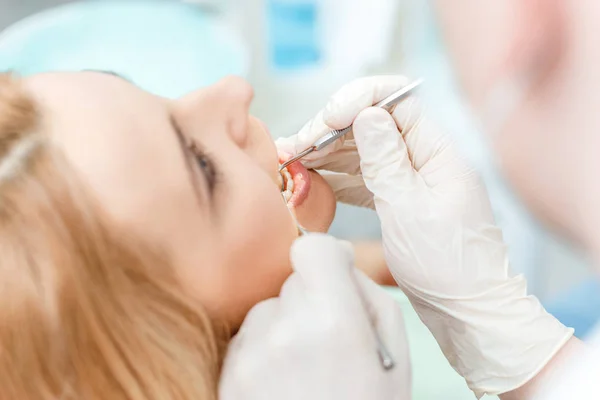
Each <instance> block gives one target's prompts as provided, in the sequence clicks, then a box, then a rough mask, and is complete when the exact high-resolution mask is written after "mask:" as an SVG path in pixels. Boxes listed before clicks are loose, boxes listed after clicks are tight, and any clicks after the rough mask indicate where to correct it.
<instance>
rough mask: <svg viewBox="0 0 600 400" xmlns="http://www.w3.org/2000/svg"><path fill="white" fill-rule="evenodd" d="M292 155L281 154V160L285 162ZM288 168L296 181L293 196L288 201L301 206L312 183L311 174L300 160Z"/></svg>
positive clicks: (292, 204) (291, 204)
mask: <svg viewBox="0 0 600 400" xmlns="http://www.w3.org/2000/svg"><path fill="white" fill-rule="evenodd" d="M291 157H292V156H291V155H289V154H279V162H280V163H284V162H286V161H287V160H289V159H290V158H291ZM287 170H288V171H289V172H290V175H291V176H292V180H293V181H294V190H293V191H292V197H291V198H290V200H289V201H288V204H289V205H290V206H292V207H299V206H300V205H302V203H304V200H306V198H307V197H308V192H309V191H310V184H311V181H310V174H309V173H308V170H307V169H306V167H305V166H304V165H302V163H300V162H298V161H297V162H295V163H292V164H290V165H288V167H287Z"/></svg>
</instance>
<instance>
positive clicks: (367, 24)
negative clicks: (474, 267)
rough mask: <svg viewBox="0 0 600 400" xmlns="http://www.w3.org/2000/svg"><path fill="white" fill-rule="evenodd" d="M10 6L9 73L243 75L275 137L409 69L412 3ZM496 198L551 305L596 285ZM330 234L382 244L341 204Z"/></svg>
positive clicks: (255, 0) (521, 266)
mask: <svg viewBox="0 0 600 400" xmlns="http://www.w3.org/2000/svg"><path fill="white" fill-rule="evenodd" d="M350 5H351V6H350ZM0 10H2V13H0V29H2V30H4V32H3V34H2V36H0V67H1V68H2V69H16V70H17V71H19V72H20V73H23V74H30V73H35V72H40V71H44V70H52V69H54V70H56V69H67V70H69V69H85V68H98V69H111V70H115V71H117V72H119V73H121V74H123V75H125V76H127V77H129V78H131V79H132V80H133V81H135V82H136V83H137V84H138V85H140V86H142V87H144V88H146V89H147V90H150V91H153V92H156V93H158V94H161V95H164V96H171V97H175V96H179V95H181V94H183V93H185V92H186V91H189V90H193V89H195V88H196V87H198V86H203V85H208V84H210V83H212V82H214V81H215V80H217V79H219V78H220V77H222V76H224V75H227V74H230V73H233V74H236V75H242V76H244V77H245V78H246V79H248V80H249V81H250V82H251V83H252V84H253V86H254V88H255V90H256V100H255V102H254V105H253V109H252V112H253V113H254V114H255V115H256V116H258V117H259V118H261V119H262V120H264V121H265V122H266V123H267V124H268V125H269V127H270V129H271V132H272V134H273V136H275V137H278V136H283V135H290V134H293V133H295V132H297V131H298V130H299V129H300V128H301V127H302V125H303V124H304V123H305V122H306V121H307V120H309V119H310V118H311V117H312V116H313V115H314V114H315V113H316V112H317V111H318V110H319V109H320V108H322V107H323V106H324V105H325V103H326V101H327V99H328V97H329V96H330V95H331V94H332V93H333V92H334V91H335V90H337V89H338V88H339V87H340V86H341V85H343V84H344V83H346V82H348V81H350V80H352V79H355V78H357V77H360V76H364V75H372V74H380V73H386V74H396V73H402V71H403V68H402V51H401V46H400V41H401V37H400V35H401V21H402V0H369V1H361V0H214V1H211V0H196V1H175V0H170V1H168V0H165V1H152V0H146V1H144V0H137V1H123V0H121V1H108V0H105V1H102V0H96V1H83V2H81V1H80V2H73V1H68V0H0ZM11 25H12V26H11ZM8 27H10V28H8ZM6 28H8V29H6ZM487 184H488V186H490V189H491V191H492V192H493V187H494V182H487ZM494 203H495V204H494V206H495V208H496V211H497V217H498V221H499V223H500V224H501V225H502V226H503V228H504V232H505V235H506V239H507V241H508V243H509V245H510V251H511V257H512V262H513V267H514V268H515V270H517V271H519V272H523V273H525V274H526V275H527V277H528V278H529V281H530V284H531V290H532V292H533V293H535V294H536V295H538V296H539V297H541V298H542V300H545V301H551V300H552V299H554V298H556V297H557V296H560V294H561V293H564V292H565V291H566V290H568V289H570V288H572V287H574V286H575V285H576V284H578V283H579V282H581V281H582V280H584V279H586V278H587V272H586V268H585V260H584V259H582V257H580V256H579V254H578V253H577V251H576V250H574V249H572V248H570V247H569V246H568V245H567V244H565V243H563V242H561V241H560V240H558V239H556V238H554V237H552V235H550V234H548V233H547V232H545V231H543V230H541V229H538V228H537V227H535V226H532V225H531V224H529V223H528V222H526V221H525V220H524V219H523V216H522V215H521V214H520V213H519V212H518V211H517V210H515V209H513V208H512V206H511V205H510V203H508V202H503V200H502V196H497V198H495V199H494ZM332 233H333V234H335V235H337V236H340V237H343V238H347V239H362V238H364V239H372V238H377V237H378V236H379V229H378V221H377V218H376V216H375V214H374V213H373V212H371V211H367V210H360V209H355V208H352V207H346V206H341V207H340V209H339V211H338V215H337V218H336V221H335V223H334V225H333V228H332ZM565 266H568V267H565ZM541 270H544V271H545V272H546V273H544V274H543V276H544V277H542V274H540V271H541Z"/></svg>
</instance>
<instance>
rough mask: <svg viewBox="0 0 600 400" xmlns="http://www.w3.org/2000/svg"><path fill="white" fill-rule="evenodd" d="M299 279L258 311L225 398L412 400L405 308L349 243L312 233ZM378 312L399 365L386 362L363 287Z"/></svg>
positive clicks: (233, 360)
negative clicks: (365, 271)
mask: <svg viewBox="0 0 600 400" xmlns="http://www.w3.org/2000/svg"><path fill="white" fill-rule="evenodd" d="M291 260H292V264H293V267H294V271H295V272H294V273H293V275H292V276H291V277H290V278H289V279H288V280H287V281H286V282H285V284H284V285H283V288H282V289H281V294H280V296H279V297H278V298H274V299H270V300H266V301H264V302H262V303H259V304H258V305H257V306H255V307H254V308H253V309H252V310H251V311H250V313H249V314H248V316H247V317H246V320H245V321H244V323H243V325H242V327H241V329H240V331H239V333H238V334H237V335H236V336H235V337H234V339H233V341H232V342H231V344H230V346H229V351H228V353H227V356H226V359H225V364H224V367H223V371H222V374H221V381H220V396H219V398H220V399H221V400H244V399H261V400H269V399H273V400H281V399H289V400H293V399H299V400H306V399H313V400H318V399H323V400H330V399H346V400H352V399H357V400H359V399H360V400H362V399H398V400H407V399H410V398H411V397H410V393H411V390H410V389H411V382H410V367H409V358H408V357H409V355H408V348H407V342H406V337H405V332H404V321H403V318H402V314H401V311H400V307H399V305H398V304H397V303H396V302H395V301H394V300H393V299H392V298H391V297H390V296H389V295H388V294H387V293H385V291H383V289H381V288H380V287H378V286H377V285H376V284H374V283H373V282H372V281H370V280H369V279H368V278H366V277H365V276H364V275H362V274H361V273H360V272H359V271H357V270H356V269H355V268H354V259H353V253H352V249H351V247H350V245H349V244H347V243H345V242H340V241H337V240H336V239H334V238H332V237H330V236H326V235H321V234H309V235H307V236H305V237H302V238H300V239H298V240H297V241H296V243H295V244H294V246H293V247H292V250H291ZM356 285H360V287H361V288H362V292H363V293H364V296H365V298H366V300H367V302H368V303H369V304H370V305H371V307H372V312H373V313H375V317H376V320H377V321H378V322H377V325H378V327H377V329H378V330H379V332H380V335H381V336H382V338H383V341H384V343H385V344H386V345H387V348H388V350H389V351H390V352H391V354H392V355H393V358H394V361H395V362H396V366H395V367H394V368H393V369H392V370H390V371H385V370H384V369H383V368H382V366H381V365H380V361H379V358H378V355H377V352H376V342H375V338H374V335H373V331H372V329H371V326H370V324H369V320H368V317H367V315H366V313H365V311H364V308H363V306H362V302H361V297H360V296H359V294H358V292H357V290H356V288H357V287H359V286H356Z"/></svg>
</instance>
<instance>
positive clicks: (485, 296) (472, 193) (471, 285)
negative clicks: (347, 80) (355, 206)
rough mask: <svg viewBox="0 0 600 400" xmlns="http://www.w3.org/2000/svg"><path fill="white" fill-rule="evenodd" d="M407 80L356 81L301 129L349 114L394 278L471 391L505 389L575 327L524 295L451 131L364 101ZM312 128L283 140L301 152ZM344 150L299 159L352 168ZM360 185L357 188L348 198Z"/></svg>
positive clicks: (411, 111) (410, 112) (410, 111)
mask: <svg viewBox="0 0 600 400" xmlns="http://www.w3.org/2000/svg"><path fill="white" fill-rule="evenodd" d="M407 82H408V80H405V79H404V78H400V77H376V78H369V79H362V80H359V81H356V82H354V83H352V84H350V85H348V86H346V87H345V88H343V89H342V90H341V91H340V92H338V94H337V95H335V96H334V97H333V100H332V101H331V102H330V104H329V105H328V106H327V108H326V109H325V112H324V113H323V115H324V119H322V117H317V120H315V121H316V122H314V121H313V123H312V124H310V125H309V126H315V127H318V126H319V125H320V124H321V122H319V121H325V122H327V123H329V124H331V127H332V128H339V127H341V126H347V125H349V124H351V123H352V122H354V140H355V142H356V143H355V144H356V146H357V151H358V154H359V155H360V170H361V173H362V178H363V179H364V182H365V183H366V187H367V188H368V189H369V191H370V192H372V193H373V194H374V202H375V206H376V210H377V213H378V215H379V219H380V220H381V225H382V234H383V244H384V249H385V254H386V260H387V263H388V266H389V267H390V269H391V271H392V274H393V275H394V278H395V279H396V281H397V282H398V284H399V286H400V287H401V288H402V290H403V291H404V292H405V293H406V294H407V296H408V297H409V299H410V300H411V303H412V304H413V306H414V308H415V310H416V311H417V313H418V314H419V316H420V318H421V320H422V321H423V322H424V323H425V324H426V325H427V327H428V328H429V329H430V331H431V332H432V333H433V335H434V336H435V338H436V340H437V341H438V343H439V345H440V347H441V348H442V350H443V352H444V354H445V355H446V357H447V358H448V360H449V361H450V363H451V364H452V366H453V367H454V368H455V369H456V370H457V371H458V372H459V373H460V374H461V375H462V376H464V377H465V379H466V380H467V383H468V384H469V386H470V388H471V389H472V390H473V391H474V392H475V394H476V395H477V396H481V395H483V394H484V393H488V394H499V393H505V392H508V391H511V390H513V389H515V388H518V387H520V386H522V385H523V384H524V383H526V382H527V381H528V380H530V379H531V378H532V377H533V376H534V375H536V374H537V373H538V372H539V371H540V370H541V369H542V368H543V367H544V366H545V364H546V363H548V361H549V360H550V359H551V358H552V357H553V355H554V354H555V353H556V352H557V351H558V350H559V349H560V348H561V347H562V346H563V345H564V343H565V342H566V341H567V340H568V339H569V338H570V337H571V336H572V334H573V331H572V330H571V329H567V328H565V327H564V326H563V325H562V324H560V323H559V322H558V321H557V320H556V319H555V318H553V317H552V316H551V315H549V314H548V313H547V312H546V311H545V310H544V308H543V307H542V306H541V304H540V302H539V301H538V300H537V299H536V298H535V297H532V296H527V294H526V289H527V284H526V281H525V279H524V277H523V276H521V275H518V276H515V275H513V274H512V273H511V272H510V270H509V262H508V257H507V251H506V247H505V245H504V243H503V240H502V233H501V231H500V230H499V229H498V228H497V227H496V226H495V223H494V219H493V216H492V211H491V207H490V203H489V200H488V197H487V193H486V190H485V188H484V185H483V183H482V182H481V180H480V178H479V176H478V175H477V173H476V172H475V171H474V170H473V169H472V168H470V167H469V166H468V165H467V164H466V162H465V161H464V159H463V157H462V156H461V154H459V153H458V151H457V150H456V148H455V147H454V145H453V143H452V139H451V137H450V136H449V135H448V134H447V133H446V132H445V131H444V130H442V129H439V128H438V127H436V126H434V124H432V123H431V122H430V121H428V120H427V119H426V118H424V117H423V115H422V110H421V107H420V105H419V104H418V99H416V98H415V97H411V98H409V99H407V100H406V101H404V102H403V103H401V104H399V105H398V106H397V107H396V109H395V110H394V112H393V114H392V115H390V114H388V113H387V112H385V111H382V110H380V109H376V108H372V107H370V106H371V105H372V104H373V103H374V102H376V101H379V100H381V99H383V98H384V97H385V96H387V95H389V94H390V93H392V92H393V91H394V90H398V89H399V88H400V87H401V86H403V85H405V84H406V83H407ZM316 131H317V129H314V130H312V129H311V128H306V130H304V131H303V132H301V133H300V134H299V135H298V136H297V138H295V139H290V140H289V141H288V144H289V142H295V143H296V148H302V147H303V146H304V143H301V142H311V141H312V140H313V138H316V137H318V136H319V134H318V133H315V132H316ZM348 147H349V146H348V140H346V141H345V143H338V144H337V146H336V147H333V148H331V149H329V150H328V152H329V153H323V152H321V153H315V154H313V155H312V156H313V157H312V159H310V160H309V162H308V163H307V164H309V165H312V166H317V167H319V168H329V165H331V164H332V163H333V165H335V170H336V171H342V172H347V173H356V171H357V170H358V166H357V164H356V163H357V161H356V157H355V155H353V156H352V158H351V157H348V156H347V155H345V154H344V153H349V151H344V149H346V148H348ZM340 159H343V160H344V161H343V162H340V161H339V160H340ZM352 160H354V161H352ZM353 163H354V164H353ZM338 167H340V168H338ZM361 190H362V189H354V190H353V193H354V195H353V196H354V197H353V199H360V196H359V195H358V194H357V193H360V191H361Z"/></svg>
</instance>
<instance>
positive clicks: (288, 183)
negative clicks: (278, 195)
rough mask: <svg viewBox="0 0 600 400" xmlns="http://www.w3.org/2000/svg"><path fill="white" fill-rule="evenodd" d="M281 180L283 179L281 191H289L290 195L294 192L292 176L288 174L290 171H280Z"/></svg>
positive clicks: (285, 169)
mask: <svg viewBox="0 0 600 400" xmlns="http://www.w3.org/2000/svg"><path fill="white" fill-rule="evenodd" d="M280 175H281V176H282V179H283V183H284V184H283V185H282V187H283V189H284V190H285V191H289V192H290V193H291V192H292V191H293V190H294V180H293V179H292V174H290V171H288V169H287V168H284V169H283V170H281V174H280Z"/></svg>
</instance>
